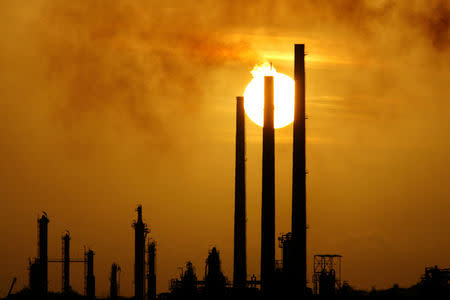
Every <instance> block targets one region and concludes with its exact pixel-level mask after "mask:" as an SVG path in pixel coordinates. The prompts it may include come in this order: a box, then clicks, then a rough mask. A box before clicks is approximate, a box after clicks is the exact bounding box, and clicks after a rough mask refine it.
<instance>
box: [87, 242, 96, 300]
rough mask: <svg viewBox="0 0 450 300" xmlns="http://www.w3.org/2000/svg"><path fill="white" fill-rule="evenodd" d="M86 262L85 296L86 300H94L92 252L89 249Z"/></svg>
mask: <svg viewBox="0 0 450 300" xmlns="http://www.w3.org/2000/svg"><path fill="white" fill-rule="evenodd" d="M86 260H87V275H86V296H87V298H88V299H95V276H94V251H92V250H91V249H89V251H88V252H87V254H86Z"/></svg>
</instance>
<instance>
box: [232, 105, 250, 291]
mask: <svg viewBox="0 0 450 300" xmlns="http://www.w3.org/2000/svg"><path fill="white" fill-rule="evenodd" d="M245 198H246V196H245V112H244V97H236V161H235V184H234V266H233V286H234V287H235V288H244V287H245V285H246V281H247V246H246V241H247V238H246V231H247V229H246V211H245V206H246V203H245V202H246V199H245Z"/></svg>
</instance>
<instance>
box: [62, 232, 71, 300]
mask: <svg viewBox="0 0 450 300" xmlns="http://www.w3.org/2000/svg"><path fill="white" fill-rule="evenodd" d="M62 242H63V293H68V292H69V291H70V234H69V232H66V234H65V235H64V236H63V237H62Z"/></svg>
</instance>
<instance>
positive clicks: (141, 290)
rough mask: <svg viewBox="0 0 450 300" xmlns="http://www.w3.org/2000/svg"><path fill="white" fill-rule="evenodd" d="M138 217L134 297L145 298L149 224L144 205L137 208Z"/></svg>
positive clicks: (135, 227)
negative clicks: (147, 223) (146, 240)
mask: <svg viewBox="0 0 450 300" xmlns="http://www.w3.org/2000/svg"><path fill="white" fill-rule="evenodd" d="M136 211H137V213H138V219H137V221H136V222H134V224H133V227H134V297H135V299H136V300H144V295H145V237H146V235H147V233H148V229H147V225H146V224H145V223H144V222H143V221H142V206H141V205H139V206H138V207H137V209H136Z"/></svg>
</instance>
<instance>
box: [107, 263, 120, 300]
mask: <svg viewBox="0 0 450 300" xmlns="http://www.w3.org/2000/svg"><path fill="white" fill-rule="evenodd" d="M118 272H120V267H119V266H118V265H117V264H115V263H114V264H112V266H111V278H110V287H109V298H111V299H117V297H118V296H119V281H118V280H117V273H118Z"/></svg>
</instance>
